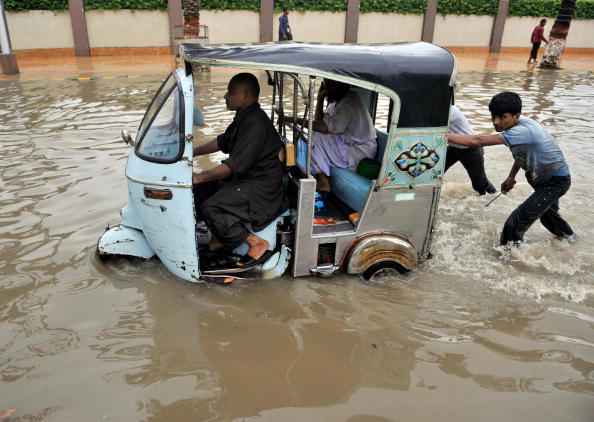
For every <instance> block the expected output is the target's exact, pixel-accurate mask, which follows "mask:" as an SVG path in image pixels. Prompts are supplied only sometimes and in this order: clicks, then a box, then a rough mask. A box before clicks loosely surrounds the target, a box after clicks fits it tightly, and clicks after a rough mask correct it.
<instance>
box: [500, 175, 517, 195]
mask: <svg viewBox="0 0 594 422" xmlns="http://www.w3.org/2000/svg"><path fill="white" fill-rule="evenodd" d="M515 184H516V181H515V180H514V179H512V178H511V177H508V178H507V179H505V180H504V181H503V183H502V184H501V192H503V193H504V194H507V193H508V192H509V191H510V190H512V189H513V187H514V185H515Z"/></svg>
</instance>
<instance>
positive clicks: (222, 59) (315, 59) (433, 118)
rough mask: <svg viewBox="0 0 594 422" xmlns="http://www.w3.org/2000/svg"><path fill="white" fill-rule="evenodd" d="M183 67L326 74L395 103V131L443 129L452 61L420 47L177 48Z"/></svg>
mask: <svg viewBox="0 0 594 422" xmlns="http://www.w3.org/2000/svg"><path fill="white" fill-rule="evenodd" d="M182 57H183V59H184V60H185V61H186V62H189V63H196V64H201V65H212V66H231V67H244V68H252V69H269V70H281V69H282V70H281V71H287V72H291V71H293V72H297V73H303V74H310V75H316V71H317V73H320V72H321V73H330V74H334V75H339V76H343V77H347V78H352V79H357V80H360V81H364V82H367V83H371V84H374V85H379V86H381V87H385V88H387V89H389V90H391V91H393V92H395V93H396V94H397V95H398V97H399V100H400V116H399V119H398V127H403V128H414V127H436V126H447V124H448V116H449V107H450V102H451V97H452V93H453V85H454V79H455V72H456V60H455V58H454V56H453V54H452V53H450V52H449V51H448V50H446V49H444V48H442V47H439V46H436V45H433V44H429V43H425V42H410V43H394V44H316V43H300V42H291V43H287V42H274V43H261V44H219V45H215V44H211V45H202V44H195V43H184V44H182Z"/></svg>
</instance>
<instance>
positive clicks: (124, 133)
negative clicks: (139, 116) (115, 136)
mask: <svg viewBox="0 0 594 422" xmlns="http://www.w3.org/2000/svg"><path fill="white" fill-rule="evenodd" d="M122 139H123V140H124V143H126V144H128V145H130V146H131V147H133V146H134V141H133V140H132V135H131V134H130V131H129V130H126V129H122Z"/></svg>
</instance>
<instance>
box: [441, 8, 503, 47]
mask: <svg viewBox="0 0 594 422" xmlns="http://www.w3.org/2000/svg"><path fill="white" fill-rule="evenodd" d="M493 21H494V17H493V16H475V15H469V16H465V15H446V16H441V15H437V17H436V18H435V32H434V34H433V42H434V43H435V44H438V45H443V46H468V47H488V46H489V42H490V40H491V31H492V28H493Z"/></svg>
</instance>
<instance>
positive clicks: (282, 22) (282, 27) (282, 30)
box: [278, 13, 289, 34]
mask: <svg viewBox="0 0 594 422" xmlns="http://www.w3.org/2000/svg"><path fill="white" fill-rule="evenodd" d="M278 24H279V26H278V32H279V34H286V33H287V32H289V31H288V27H289V16H288V15H285V14H284V13H283V14H282V15H280V16H279V18H278Z"/></svg>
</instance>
